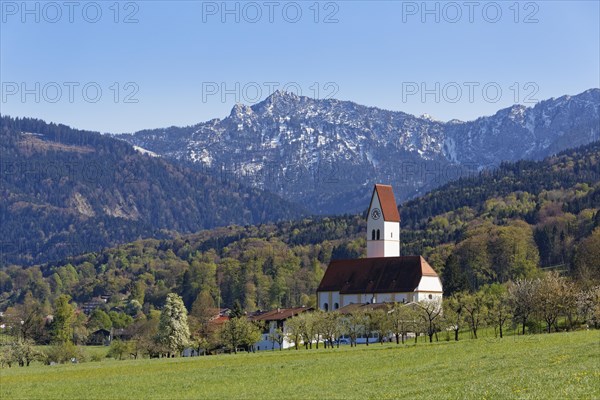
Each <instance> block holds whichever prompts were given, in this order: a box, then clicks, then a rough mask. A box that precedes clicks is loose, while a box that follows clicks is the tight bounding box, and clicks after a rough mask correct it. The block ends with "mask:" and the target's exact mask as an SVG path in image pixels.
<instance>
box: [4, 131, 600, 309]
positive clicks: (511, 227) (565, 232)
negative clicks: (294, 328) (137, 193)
mask: <svg viewBox="0 0 600 400" xmlns="http://www.w3.org/2000/svg"><path fill="white" fill-rule="evenodd" d="M599 193H600V142H596V143H593V144H590V145H588V146H585V147H581V148H578V149H575V150H569V151H566V152H564V153H561V154H559V155H557V156H554V157H550V158H548V159H545V160H543V161H540V162H520V163H514V164H505V165H503V166H502V167H501V168H500V169H499V170H498V171H497V172H495V173H494V174H482V175H481V176H478V177H473V178H469V179H464V180H461V181H458V182H454V183H450V184H448V185H446V186H445V187H442V188H440V189H438V190H436V191H434V192H432V193H430V194H428V195H427V196H425V197H423V198H422V199H415V200H413V201H410V202H408V203H406V204H405V205H404V206H401V207H400V211H401V214H402V229H401V240H402V249H401V251H402V253H403V254H405V255H408V254H423V255H424V256H425V257H426V259H427V260H428V261H429V263H430V264H431V265H432V266H433V267H434V268H435V269H436V270H437V272H438V273H439V274H440V275H441V276H442V279H443V281H444V287H445V289H446V290H448V291H452V290H457V289H462V288H476V287H478V286H480V285H482V284H485V283H490V282H502V281H506V280H508V279H515V278H519V277H523V276H530V275H535V274H536V273H537V271H539V267H540V266H541V267H552V266H557V265H558V266H560V269H563V270H565V272H566V273H569V274H572V275H574V276H576V277H579V278H581V279H590V280H592V281H593V280H596V281H597V280H598V279H600V262H599V261H598V260H600V256H599V255H598V254H597V253H598V249H600V212H599V210H600V195H599ZM340 201H343V200H340ZM365 207H366V204H365ZM365 231H366V223H365V216H364V215H346V216H340V217H332V218H312V219H304V220H298V221H292V222H289V221H287V222H279V223H276V224H263V225H259V226H245V227H241V226H229V227H222V228H216V229H212V230H206V231H202V232H198V233H195V234H190V235H184V236H181V237H178V238H176V239H169V240H156V239H147V240H138V241H135V242H133V243H129V244H126V245H122V246H118V247H115V248H111V249H105V250H103V251H100V252H95V253H89V254H83V255H80V256H77V257H73V258H71V259H67V260H64V261H61V262H55V263H50V264H46V265H41V266H36V267H31V268H27V269H26V270H22V269H21V268H20V267H9V268H6V269H4V270H0V282H1V283H2V285H1V287H0V289H1V295H0V308H2V307H3V306H4V305H6V304H9V303H14V302H20V301H22V300H23V299H24V297H25V295H26V294H27V293H31V294H32V295H33V296H34V297H36V298H39V299H40V300H45V299H53V298H55V297H56V296H57V295H58V294H60V293H68V294H69V295H71V296H72V297H73V298H74V300H75V301H77V302H83V301H87V300H89V299H90V298H92V297H93V296H98V295H102V294H106V295H110V296H113V297H112V298H113V299H114V301H115V302H116V303H119V302H121V301H123V300H124V301H127V300H128V299H132V298H136V299H138V300H139V301H140V302H141V303H146V304H145V307H160V306H161V305H162V304H163V302H164V299H165V296H166V295H167V293H169V292H177V293H179V294H181V295H182V296H183V299H184V301H185V303H186V305H187V306H188V307H189V306H191V304H192V303H193V301H194V300H195V299H196V297H197V296H198V295H199V293H200V292H201V291H206V292H208V293H209V294H210V295H211V296H212V297H213V298H214V299H215V302H217V301H218V302H219V303H220V304H221V305H223V306H232V305H233V303H234V302H235V301H236V300H238V301H240V303H241V304H242V305H243V306H244V307H246V308H247V309H248V310H253V309H256V308H261V309H270V308H273V307H280V306H283V307H288V306H296V305H302V304H311V303H312V302H313V301H314V294H315V290H316V287H317V285H318V283H319V281H320V279H321V277H322V276H323V272H324V269H325V268H326V266H327V264H328V262H329V261H330V260H331V259H332V258H357V257H362V256H365V247H366V245H365Z"/></svg>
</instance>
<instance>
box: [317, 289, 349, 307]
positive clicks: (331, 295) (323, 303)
mask: <svg viewBox="0 0 600 400" xmlns="http://www.w3.org/2000/svg"><path fill="white" fill-rule="evenodd" d="M317 300H318V302H319V309H321V310H323V311H325V310H327V311H331V310H335V309H336V304H337V306H338V307H337V308H339V307H343V305H342V304H341V301H340V292H319V298H318V299H317Z"/></svg>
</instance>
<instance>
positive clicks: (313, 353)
mask: <svg viewBox="0 0 600 400" xmlns="http://www.w3.org/2000/svg"><path fill="white" fill-rule="evenodd" d="M0 374H1V375H0V398H2V399H23V398H28V399H59V398H60V399H125V398H127V399H131V398H143V399H197V398H210V399H213V398H251V399H276V398H279V399H290V398H294V399H317V398H338V399H341V398H343V399H348V398H378V399H386V398H389V399H391V398H407V399H415V398H417V399H418V398H427V399H432V398H448V399H504V398H515V399H600V332H599V331H587V332H573V333H558V334H550V335H530V336H521V337H516V336H513V337H509V338H504V339H478V340H468V339H467V340H463V341H460V342H458V343H456V342H439V343H433V344H422V343H419V344H418V345H416V346H415V345H414V344H409V345H406V346H396V345H394V344H385V345H379V344H375V345H370V346H369V347H366V346H360V347H358V348H350V347H348V346H344V347H343V348H340V349H332V350H322V349H319V350H308V351H304V350H301V351H295V350H291V351H289V350H285V351H282V352H279V351H275V352H270V351H267V352H261V353H255V354H245V353H244V354H238V355H220V356H209V357H196V358H178V359H161V360H131V361H114V360H106V361H102V362H88V363H83V364H79V365H59V366H43V365H35V366H32V367H29V368H14V367H13V368H11V369H3V370H1V371H0Z"/></svg>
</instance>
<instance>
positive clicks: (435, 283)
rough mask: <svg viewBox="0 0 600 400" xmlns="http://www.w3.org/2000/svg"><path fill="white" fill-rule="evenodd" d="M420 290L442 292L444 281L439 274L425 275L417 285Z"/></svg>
mask: <svg viewBox="0 0 600 400" xmlns="http://www.w3.org/2000/svg"><path fill="white" fill-rule="evenodd" d="M417 291H419V292H442V282H441V281H440V278H438V277H437V276H423V277H421V281H420V282H419V286H417Z"/></svg>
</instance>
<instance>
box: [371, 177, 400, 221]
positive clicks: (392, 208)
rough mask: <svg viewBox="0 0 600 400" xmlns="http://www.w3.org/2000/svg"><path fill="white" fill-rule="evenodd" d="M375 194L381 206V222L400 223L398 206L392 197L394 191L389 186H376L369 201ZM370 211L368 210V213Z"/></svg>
mask: <svg viewBox="0 0 600 400" xmlns="http://www.w3.org/2000/svg"><path fill="white" fill-rule="evenodd" d="M375 192H377V197H378V198H379V204H381V212H382V213H383V220H384V221H390V222H400V213H399V212H398V204H396V198H395V197H394V191H393V189H392V187H391V186H390V185H381V184H376V185H375V188H374V189H373V194H372V195H371V201H373V196H375ZM370 212H371V210H370V209H369V213H370Z"/></svg>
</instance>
